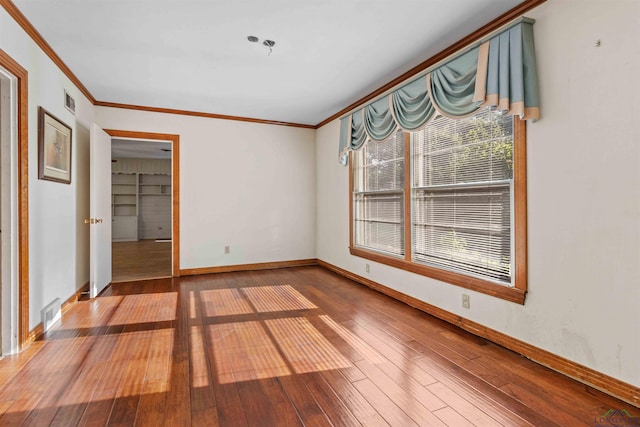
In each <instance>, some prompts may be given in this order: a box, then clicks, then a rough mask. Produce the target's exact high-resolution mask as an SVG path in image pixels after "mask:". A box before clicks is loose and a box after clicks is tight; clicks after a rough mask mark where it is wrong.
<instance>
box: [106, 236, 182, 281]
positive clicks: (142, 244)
mask: <svg viewBox="0 0 640 427" xmlns="http://www.w3.org/2000/svg"><path fill="white" fill-rule="evenodd" d="M111 251H112V254H113V257H112V264H111V266H112V268H111V281H112V282H114V283H115V282H125V281H131V280H144V279H155V278H158V277H171V242H156V241H155V240H138V241H136V242H114V243H112V244H111Z"/></svg>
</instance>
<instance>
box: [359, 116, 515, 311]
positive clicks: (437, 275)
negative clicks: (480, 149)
mask: <svg viewBox="0 0 640 427" xmlns="http://www.w3.org/2000/svg"><path fill="white" fill-rule="evenodd" d="M526 133H527V132H526V122H525V121H524V120H520V119H519V118H518V117H514V118H513V134H514V141H513V143H514V153H513V161H514V177H513V179H514V183H513V188H514V191H513V192H514V195H513V197H514V221H513V222H514V226H513V228H514V241H513V242H514V243H513V245H514V251H515V256H514V259H515V268H514V272H513V275H514V286H505V285H500V284H498V283H494V282H491V281H489V280H483V279H480V278H477V277H473V276H467V275H465V274H461V273H456V272H453V271H447V270H443V269H440V268H435V267H431V266H428V265H424V264H418V263H415V262H413V261H411V248H412V244H413V242H412V233H411V167H410V165H411V163H410V162H411V158H410V151H411V150H410V147H409V144H408V141H409V138H410V134H409V133H408V132H407V133H405V149H404V160H405V183H404V195H405V196H404V197H405V199H404V206H405V213H404V221H405V224H404V227H405V228H404V230H405V256H404V258H403V259H401V258H397V257H391V256H388V255H384V254H382V253H379V252H376V251H372V250H367V249H363V248H360V247H356V246H355V244H354V240H353V231H354V230H353V161H354V158H353V155H352V154H353V153H349V252H350V253H351V255H353V256H357V257H360V258H365V259H368V260H371V261H375V262H379V263H381V264H385V265H388V266H391V267H395V268H399V269H401V270H405V271H409V272H412V273H415V274H420V275H422V276H426V277H430V278H432V279H436V280H440V281H443V282H446V283H450V284H453V285H456V286H460V287H462V288H466V289H471V290H474V291H476V292H480V293H483V294H487V295H491V296H494V297H497V298H501V299H504V300H507V301H511V302H515V303H517V304H524V300H525V296H526V293H527V155H526ZM407 248H408V250H407Z"/></svg>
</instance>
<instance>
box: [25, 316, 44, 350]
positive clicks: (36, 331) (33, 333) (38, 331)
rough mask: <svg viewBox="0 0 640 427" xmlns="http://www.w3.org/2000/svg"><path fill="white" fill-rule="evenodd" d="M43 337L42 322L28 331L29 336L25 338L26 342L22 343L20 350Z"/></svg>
mask: <svg viewBox="0 0 640 427" xmlns="http://www.w3.org/2000/svg"><path fill="white" fill-rule="evenodd" d="M43 335H44V326H43V325H42V322H40V323H38V324H37V325H36V327H35V328H33V329H32V330H30V331H29V335H28V336H27V341H26V342H25V343H24V345H23V347H22V349H25V348H27V347H28V346H29V345H30V344H31V343H32V342H34V341H36V340H38V339H40V338H42V336H43ZM20 351H22V350H20Z"/></svg>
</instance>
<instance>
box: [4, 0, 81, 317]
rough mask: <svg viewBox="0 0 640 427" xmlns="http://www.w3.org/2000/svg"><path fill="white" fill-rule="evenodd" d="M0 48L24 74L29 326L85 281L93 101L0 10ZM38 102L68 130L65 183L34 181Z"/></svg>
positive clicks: (36, 162) (36, 161) (36, 175)
mask: <svg viewBox="0 0 640 427" xmlns="http://www.w3.org/2000/svg"><path fill="white" fill-rule="evenodd" d="M0 49H2V50H4V51H5V52H6V53H7V54H8V55H9V56H11V57H12V58H13V59H14V60H15V61H17V62H18V63H19V64H20V65H21V66H22V67H23V68H25V69H26V70H27V72H28V80H29V81H28V92H29V106H28V124H29V249H30V253H29V304H30V311H29V316H30V318H29V328H30V329H31V328H33V327H35V326H36V325H37V324H38V323H39V322H40V321H41V318H40V310H41V309H42V308H43V307H44V306H45V305H47V304H49V303H50V302H51V301H52V300H54V299H55V298H58V297H59V298H61V299H62V301H64V300H66V299H67V298H69V297H70V296H71V295H73V293H74V292H75V291H76V290H77V289H79V288H80V287H81V286H82V285H84V284H85V283H87V282H88V280H89V230H88V227H87V226H85V225H84V224H83V223H82V220H83V219H84V218H86V217H88V192H89V189H88V185H89V174H88V172H89V170H88V159H89V147H88V144H89V131H88V129H89V127H90V124H91V123H93V105H92V104H91V103H90V102H89V101H88V100H87V99H86V98H85V97H84V96H83V95H82V94H81V93H80V91H79V90H78V89H77V88H76V87H75V86H74V85H73V83H71V81H69V79H68V78H67V77H66V76H65V75H64V74H63V73H62V72H61V71H60V70H59V69H58V68H57V66H56V65H55V64H54V63H53V62H52V61H51V60H50V59H49V58H48V57H47V56H46V55H45V54H44V52H42V50H40V48H39V47H38V46H37V45H36V44H35V43H34V42H33V41H32V40H31V38H30V37H29V36H28V35H26V34H25V33H24V32H23V31H22V29H21V28H20V27H19V26H18V25H17V24H16V23H15V21H14V20H13V19H12V18H11V17H10V16H9V15H8V14H7V12H6V11H5V10H4V9H3V8H0ZM65 89H66V90H67V91H68V92H69V93H70V94H71V95H72V96H74V97H75V100H76V116H75V117H74V116H73V115H72V114H71V113H70V112H69V111H67V110H66V109H65V108H64V90H65ZM38 106H43V107H44V108H45V109H46V110H48V111H49V112H51V113H52V114H53V115H55V116H56V117H58V118H59V119H60V120H62V121H63V122H64V123H66V124H67V125H69V126H70V127H71V128H72V137H73V138H72V180H71V185H66V184H59V183H54V182H51V181H42V180H38V145H37V144H38Z"/></svg>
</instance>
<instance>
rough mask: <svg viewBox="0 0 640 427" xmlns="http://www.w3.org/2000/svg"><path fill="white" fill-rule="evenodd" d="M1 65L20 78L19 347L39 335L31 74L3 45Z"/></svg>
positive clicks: (18, 95)
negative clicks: (32, 315) (33, 282)
mask: <svg viewBox="0 0 640 427" xmlns="http://www.w3.org/2000/svg"><path fill="white" fill-rule="evenodd" d="M0 66H2V67H3V68H4V69H6V70H7V71H9V72H10V73H11V74H12V75H13V77H15V78H16V83H17V89H18V91H17V92H18V93H17V97H18V99H17V120H18V123H17V142H18V147H17V150H16V153H17V155H18V159H17V168H18V170H17V175H18V176H17V181H18V195H17V205H18V206H17V207H18V212H17V215H18V218H17V223H18V230H17V235H18V242H17V243H18V325H17V329H18V331H17V332H18V341H17V345H18V351H19V350H22V349H23V348H25V347H26V346H27V345H28V344H29V343H30V342H31V341H33V339H35V336H30V334H29V126H28V115H29V114H28V113H29V112H28V106H29V95H28V74H27V70H25V69H24V68H22V67H21V66H20V64H18V63H17V62H16V61H15V60H14V59H13V58H11V57H10V56H9V55H8V54H7V53H6V52H5V51H4V50H2V49H0Z"/></svg>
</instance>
